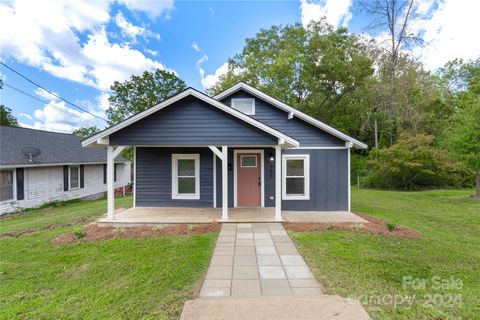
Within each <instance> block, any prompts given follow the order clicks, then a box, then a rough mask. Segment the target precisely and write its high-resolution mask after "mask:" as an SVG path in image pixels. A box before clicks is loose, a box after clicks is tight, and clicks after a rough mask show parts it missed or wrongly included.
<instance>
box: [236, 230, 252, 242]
mask: <svg viewBox="0 0 480 320" xmlns="http://www.w3.org/2000/svg"><path fill="white" fill-rule="evenodd" d="M251 239H253V233H251V232H248V233H246V232H245V233H238V234H237V240H251Z"/></svg>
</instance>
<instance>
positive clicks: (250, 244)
mask: <svg viewBox="0 0 480 320" xmlns="http://www.w3.org/2000/svg"><path fill="white" fill-rule="evenodd" d="M235 245H236V246H237V248H238V247H253V246H254V245H255V242H253V240H251V239H250V240H248V239H247V240H237V242H236V243H235Z"/></svg>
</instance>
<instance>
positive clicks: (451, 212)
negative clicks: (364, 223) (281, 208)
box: [291, 190, 480, 319]
mask: <svg viewBox="0 0 480 320" xmlns="http://www.w3.org/2000/svg"><path fill="white" fill-rule="evenodd" d="M470 194H472V191H446V190H439V191H426V192H392V191H375V190H353V192H352V205H353V210H354V211H359V212H363V213H366V214H369V215H372V216H376V217H380V218H382V219H384V220H386V221H388V222H393V223H397V224H400V225H404V226H407V227H410V228H413V229H416V230H418V231H420V232H421V233H422V234H423V237H422V238H421V239H420V240H407V239H400V238H394V237H387V236H378V235H377V236H373V235H368V234H362V233H352V232H334V231H327V232H311V233H294V232H292V233H291V236H292V237H293V239H294V241H295V242H296V244H297V246H298V247H299V250H300V251H301V253H302V254H303V255H304V257H305V259H306V260H307V262H308V264H309V265H310V267H311V268H312V270H313V272H314V273H315V274H316V276H317V278H318V280H319V281H320V282H321V283H322V284H323V286H324V288H325V291H326V292H327V293H329V294H338V295H341V296H346V297H348V296H351V297H356V298H359V300H361V302H362V303H363V305H364V306H365V307H366V308H367V310H368V311H369V313H370V315H371V316H372V317H373V318H374V319H478V318H479V317H480V299H479V297H480V201H479V200H473V199H471V198H469V197H468V196H469V195H470ZM434 276H438V277H440V278H441V279H451V277H453V279H460V280H461V281H462V282H463V286H462V288H461V289H459V288H458V287H457V288H455V287H445V288H443V289H442V288H438V287H435V285H436V284H438V283H434V281H432V277H434ZM404 277H412V278H413V279H426V282H425V289H422V288H421V286H419V287H417V288H413V286H411V285H409V283H406V284H407V286H406V287H404V286H403V284H404V282H403V279H404ZM389 297H393V298H395V299H397V301H398V302H399V303H398V304H397V306H396V307H395V306H393V303H391V302H390V300H389ZM406 297H410V298H412V299H413V300H412V301H413V303H412V304H411V306H410V307H409V306H408V303H406V302H404V303H400V302H401V300H400V299H401V298H403V299H405V298H406ZM375 299H377V300H375ZM378 299H382V300H378ZM378 301H380V302H378ZM404 301H405V300H404Z"/></svg>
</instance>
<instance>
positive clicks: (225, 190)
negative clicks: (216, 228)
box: [222, 146, 228, 221]
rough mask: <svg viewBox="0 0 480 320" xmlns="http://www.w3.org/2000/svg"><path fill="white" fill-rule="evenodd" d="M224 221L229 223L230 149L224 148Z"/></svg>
mask: <svg viewBox="0 0 480 320" xmlns="http://www.w3.org/2000/svg"><path fill="white" fill-rule="evenodd" d="M222 221H228V147H227V146H222Z"/></svg>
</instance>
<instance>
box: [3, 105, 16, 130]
mask: <svg viewBox="0 0 480 320" xmlns="http://www.w3.org/2000/svg"><path fill="white" fill-rule="evenodd" d="M0 125H2V126H10V127H18V121H17V118H15V117H14V116H13V115H12V109H10V108H9V107H5V106H4V105H3V104H0Z"/></svg>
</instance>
